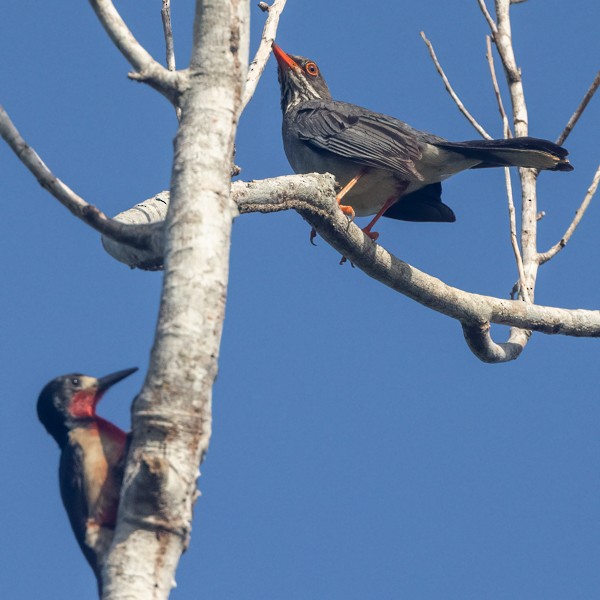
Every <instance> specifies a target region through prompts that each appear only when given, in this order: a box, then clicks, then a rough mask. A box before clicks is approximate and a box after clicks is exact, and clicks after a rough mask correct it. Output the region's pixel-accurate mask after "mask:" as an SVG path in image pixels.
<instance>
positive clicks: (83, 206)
mask: <svg viewBox="0 0 600 600" xmlns="http://www.w3.org/2000/svg"><path fill="white" fill-rule="evenodd" d="M0 136H2V138H3V139H4V141H5V142H6V143H7V144H8V145H9V146H10V148H11V149H12V151H13V152H14V153H15V154H16V155H17V157H18V158H19V160H20V161H21V162H22V163H23V164H24V165H25V166H26V167H27V168H28V169H29V171H31V173H32V174H33V175H34V176H35V178H36V179H37V180H38V182H39V184H40V185H41V186H42V187H43V188H44V189H46V190H48V191H49V192H50V193H51V194H52V195H53V196H54V197H55V198H56V199H57V200H58V201H59V202H60V203H61V204H62V205H63V206H65V207H66V208H68V209H69V210H70V211H71V212H72V213H73V214H74V215H75V216H76V217H78V218H79V219H81V220H82V221H83V222H84V223H87V224H88V225H90V226H91V227H93V228H94V229H95V230H96V231H98V232H100V233H102V234H104V235H106V236H107V237H110V238H112V239H114V240H116V241H119V242H122V243H124V244H128V245H130V246H134V247H135V248H139V249H147V248H149V247H150V245H151V243H152V239H151V237H152V233H153V232H154V231H156V228H155V227H153V226H151V225H125V224H123V223H119V222H117V221H114V220H113V219H110V218H108V217H107V216H106V215H105V214H104V213H103V212H102V211H100V210H99V209H97V208H96V207H95V206H93V205H92V204H89V203H88V202H86V201H85V200H84V199H83V198H81V196H79V195H77V194H76V193H75V192H74V191H73V190H72V189H71V188H70V187H69V186H68V185H66V184H65V183H63V182H62V181H61V180H60V179H59V178H58V177H56V175H54V173H52V171H50V169H49V168H48V167H47V166H46V165H45V164H44V162H43V161H42V159H41V158H40V157H39V156H38V154H37V153H36V151H35V150H34V149H33V148H32V147H31V146H29V145H28V144H27V142H26V141H25V140H24V139H23V138H22V137H21V134H20V133H19V131H18V130H17V128H16V127H15V125H14V124H13V122H12V121H11V120H10V117H9V116H8V114H7V112H6V111H5V110H4V108H3V107H2V106H0Z"/></svg>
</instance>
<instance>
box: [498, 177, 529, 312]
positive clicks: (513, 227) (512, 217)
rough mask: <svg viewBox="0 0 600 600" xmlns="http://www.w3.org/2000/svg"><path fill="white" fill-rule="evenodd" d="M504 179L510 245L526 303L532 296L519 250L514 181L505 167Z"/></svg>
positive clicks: (521, 291) (522, 295)
mask: <svg viewBox="0 0 600 600" xmlns="http://www.w3.org/2000/svg"><path fill="white" fill-rule="evenodd" d="M504 178H505V180H506V197H507V199H508V219H509V222H510V243H511V245H512V249H513V252H514V255H515V261H516V263H517V271H518V273H519V288H520V293H521V298H523V300H525V302H531V296H530V295H529V291H528V289H527V284H526V280H525V268H524V267H523V257H522V256H521V249H520V248H519V240H518V238H517V217H516V214H515V202H514V200H513V191H512V181H511V179H510V169H509V168H508V167H505V169H504Z"/></svg>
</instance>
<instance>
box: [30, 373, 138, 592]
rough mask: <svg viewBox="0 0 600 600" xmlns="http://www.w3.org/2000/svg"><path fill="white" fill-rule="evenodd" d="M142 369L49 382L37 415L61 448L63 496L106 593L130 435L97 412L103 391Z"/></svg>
mask: <svg viewBox="0 0 600 600" xmlns="http://www.w3.org/2000/svg"><path fill="white" fill-rule="evenodd" d="M135 371H137V368H131V369H125V370H123V371H117V372H116V373H111V374H110V375H106V376H104V377H101V378H99V379H96V378H95V377H90V376H88V375H83V374H81V373H72V374H70V375H62V376H60V377H56V378H55V379H53V380H52V381H50V382H49V383H48V384H46V386H44V388H43V390H42V391H41V393H40V395H39V397H38V401H37V414H38V418H39V420H40V422H41V423H42V425H43V426H44V427H45V428H46V431H47V432H48V433H49V434H50V435H51V436H52V437H53V438H54V440H55V441H56V443H57V444H58V447H59V448H60V466H59V483H60V495H61V498H62V502H63V505H64V507H65V510H66V512H67V515H68V517H69V521H70V523H71V528H72V529H73V533H74V534H75V538H76V539H77V542H78V544H79V547H80V548H81V551H82V552H83V555H84V556H85V558H86V559H87V561H88V563H89V565H90V567H91V568H92V570H93V571H94V574H95V576H96V581H97V583H98V592H99V594H100V595H101V594H102V577H101V572H102V566H103V562H104V558H105V557H106V552H107V550H108V548H109V546H110V544H111V542H112V538H113V534H114V528H115V523H116V518H117V510H118V507H119V497H120V492H121V483H122V481H123V469H124V464H125V459H126V455H127V446H128V435H127V434H126V433H125V432H124V431H122V430H121V429H120V428H119V427H117V426H116V425H114V424H113V423H111V422H109V421H107V420H105V419H103V418H102V417H99V416H98V415H97V414H96V405H97V404H98V402H99V401H100V399H101V398H102V396H103V395H104V393H105V392H106V391H107V390H108V389H109V388H110V387H112V386H113V385H114V384H115V383H118V382H119V381H121V380H122V379H125V377H128V376H129V375H131V374H132V373H135Z"/></svg>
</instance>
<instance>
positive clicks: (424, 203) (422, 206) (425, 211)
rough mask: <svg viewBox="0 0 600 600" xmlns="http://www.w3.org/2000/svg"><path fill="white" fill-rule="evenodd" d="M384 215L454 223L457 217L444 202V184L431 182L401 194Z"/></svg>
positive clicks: (403, 219)
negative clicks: (403, 194)
mask: <svg viewBox="0 0 600 600" xmlns="http://www.w3.org/2000/svg"><path fill="white" fill-rule="evenodd" d="M383 216H384V217H388V218H389V219H398V220H399V221H417V222H420V223H423V222H426V221H428V222H430V223H431V222H434V223H454V221H456V217H455V216H454V213H453V212H452V209H451V208H450V207H449V206H446V205H445V204H444V203H443V202H442V184H441V183H431V184H429V185H426V186H424V187H422V188H421V189H419V190H417V191H416V192H411V193H410V194H406V196H401V197H400V199H399V200H398V202H396V203H395V204H392V206H390V208H388V209H387V210H386V211H385V212H384V213H383Z"/></svg>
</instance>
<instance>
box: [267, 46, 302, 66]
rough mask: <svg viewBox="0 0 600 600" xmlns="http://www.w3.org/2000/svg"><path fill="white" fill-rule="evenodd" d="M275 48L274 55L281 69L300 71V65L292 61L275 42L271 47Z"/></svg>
mask: <svg viewBox="0 0 600 600" xmlns="http://www.w3.org/2000/svg"><path fill="white" fill-rule="evenodd" d="M271 47H272V48H273V54H274V55H275V58H276V59H277V64H278V65H279V67H280V68H281V69H284V70H289V69H299V68H300V67H299V66H298V64H297V63H296V62H295V61H294V60H292V59H291V58H290V57H289V56H288V55H287V54H286V53H285V52H284V51H283V50H282V49H281V48H280V47H279V46H278V45H277V44H276V43H275V42H273V44H272V45H271Z"/></svg>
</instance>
